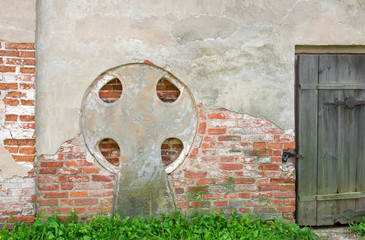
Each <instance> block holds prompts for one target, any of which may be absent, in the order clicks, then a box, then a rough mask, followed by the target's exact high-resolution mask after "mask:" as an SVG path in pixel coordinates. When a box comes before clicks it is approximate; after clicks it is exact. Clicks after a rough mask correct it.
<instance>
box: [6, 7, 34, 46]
mask: <svg viewBox="0 0 365 240" xmlns="http://www.w3.org/2000/svg"><path fill="white" fill-rule="evenodd" d="M35 8H36V0H1V5H0V40H4V41H9V42H34V41H35V26H36V21H35V19H36V14H35Z"/></svg>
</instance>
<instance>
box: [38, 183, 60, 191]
mask: <svg viewBox="0 0 365 240" xmlns="http://www.w3.org/2000/svg"><path fill="white" fill-rule="evenodd" d="M58 188H59V186H58V185H57V184H52V185H38V190H39V191H56V190H58Z"/></svg>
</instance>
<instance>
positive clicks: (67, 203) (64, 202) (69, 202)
mask: <svg viewBox="0 0 365 240" xmlns="http://www.w3.org/2000/svg"><path fill="white" fill-rule="evenodd" d="M60 204H61V206H73V205H74V200H72V199H60Z"/></svg>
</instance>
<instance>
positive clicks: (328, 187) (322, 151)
mask: <svg viewBox="0 0 365 240" xmlns="http://www.w3.org/2000/svg"><path fill="white" fill-rule="evenodd" d="M337 65H338V59H337V58H336V56H334V57H332V56H328V55H321V56H319V75H318V81H319V84H326V83H334V82H335V83H336V82H339V81H340V80H339V78H338V72H337ZM340 97H341V96H339V93H338V92H336V91H333V90H327V91H325V90H321V91H319V94H318V189H317V191H318V194H319V195H325V194H333V193H336V192H337V179H336V178H337V162H338V151H339V149H338V146H337V130H338V117H339V115H338V114H337V111H341V109H340V108H338V109H337V108H336V107H334V106H331V105H330V106H325V105H324V104H325V102H333V101H334V99H335V98H340ZM317 207H318V208H317V225H332V224H333V223H334V220H333V215H335V214H336V211H335V209H336V202H335V201H319V202H318V206H317Z"/></svg>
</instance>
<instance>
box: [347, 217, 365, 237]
mask: <svg viewBox="0 0 365 240" xmlns="http://www.w3.org/2000/svg"><path fill="white" fill-rule="evenodd" d="M349 225H350V230H351V231H353V232H355V233H356V235H357V236H359V237H362V238H364V239H365V218H363V219H362V221H361V222H360V223H350V224H349Z"/></svg>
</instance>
